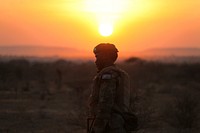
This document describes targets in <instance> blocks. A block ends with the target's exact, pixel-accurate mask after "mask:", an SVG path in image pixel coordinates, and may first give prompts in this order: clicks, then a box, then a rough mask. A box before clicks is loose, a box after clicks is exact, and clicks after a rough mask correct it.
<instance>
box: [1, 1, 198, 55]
mask: <svg viewBox="0 0 200 133" xmlns="http://www.w3.org/2000/svg"><path fill="white" fill-rule="evenodd" d="M93 1H96V2H97V4H96V5H95V4H90V3H91V2H92V0H0V46H18V45H20V46H47V47H49V46H52V47H55V46H56V47H67V48H72V49H76V50H75V51H74V53H73V52H71V51H70V57H72V56H73V54H74V55H78V56H79V55H81V56H84V55H92V53H91V52H92V49H93V47H94V46H95V45H97V44H98V43H100V42H110V43H114V44H116V45H117V47H118V49H119V51H120V54H121V55H126V56H129V55H128V54H126V53H129V54H132V53H134V52H135V51H142V50H145V49H150V48H167V47H200V8H199V7H200V1H199V0H192V1H189V0H176V1H171V0H170V1H169V0H123V1H126V3H125V5H120V4H119V5H120V6H121V7H120V6H118V5H117V2H116V3H113V4H111V5H109V4H110V3H107V5H106V6H102V5H101V6H100V7H96V6H97V5H99V4H98V0H93ZM107 1H109V0H107ZM116 1H118V2H120V0H116ZM88 3H89V4H88ZM114 4H115V5H114ZM114 6H116V7H120V8H119V9H118V8H113V7H114ZM123 6H124V7H123ZM103 7H105V8H109V7H110V9H111V10H104V9H102V11H104V14H102V12H101V11H96V10H95V9H99V10H101V8H103ZM118 10H119V11H118ZM99 14H101V16H102V15H107V16H106V17H107V18H108V19H109V17H110V18H112V17H113V16H117V17H116V18H115V19H113V22H114V24H113V25H114V31H113V34H112V35H111V36H109V37H103V36H101V35H100V34H99V32H98V21H99V18H98V17H100V15H99ZM6 52H7V51H5V52H4V53H6ZM8 54H12V53H8ZM48 55H50V53H48ZM53 55H55V53H54V54H53Z"/></svg>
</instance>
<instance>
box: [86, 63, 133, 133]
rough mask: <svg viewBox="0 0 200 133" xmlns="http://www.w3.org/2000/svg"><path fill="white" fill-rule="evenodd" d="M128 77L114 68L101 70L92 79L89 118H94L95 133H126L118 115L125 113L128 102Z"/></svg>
mask: <svg viewBox="0 0 200 133" xmlns="http://www.w3.org/2000/svg"><path fill="white" fill-rule="evenodd" d="M129 84H130V83H129V77H128V74H127V73H126V72H124V71H123V70H121V69H119V68H117V67H116V66H114V65H113V66H109V67H106V68H104V69H102V70H101V71H100V72H99V73H98V74H97V75H96V76H95V78H94V84H93V88H92V93H91V95H90V100H89V107H90V116H92V117H94V118H95V122H94V125H93V131H94V132H95V133H126V131H125V129H124V119H123V118H122V116H121V115H120V113H116V112H121V113H123V112H127V111H128V108H129V102H130V85H129Z"/></svg>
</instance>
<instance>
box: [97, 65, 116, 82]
mask: <svg viewBox="0 0 200 133" xmlns="http://www.w3.org/2000/svg"><path fill="white" fill-rule="evenodd" d="M99 76H100V77H101V79H113V78H117V77H118V76H119V72H118V71H116V68H114V67H107V68H105V69H103V70H102V71H101V72H100V74H99Z"/></svg>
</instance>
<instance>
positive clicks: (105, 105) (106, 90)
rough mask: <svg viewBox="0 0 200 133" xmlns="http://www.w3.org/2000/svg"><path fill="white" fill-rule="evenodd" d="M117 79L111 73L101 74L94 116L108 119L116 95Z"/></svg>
mask: <svg viewBox="0 0 200 133" xmlns="http://www.w3.org/2000/svg"><path fill="white" fill-rule="evenodd" d="M116 84H117V79H116V78H115V77H114V76H113V74H103V75H102V77H101V85H100V93H99V103H98V112H97V116H96V118H97V119H98V118H99V119H109V118H110V114H111V109H112V107H113V105H114V100H115V95H116Z"/></svg>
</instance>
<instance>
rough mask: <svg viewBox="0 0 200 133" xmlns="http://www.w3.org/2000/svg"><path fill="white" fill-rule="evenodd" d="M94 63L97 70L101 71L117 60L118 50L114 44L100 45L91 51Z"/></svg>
mask: <svg viewBox="0 0 200 133" xmlns="http://www.w3.org/2000/svg"><path fill="white" fill-rule="evenodd" d="M93 52H94V54H95V57H96V61H95V64H96V66H97V68H98V70H101V69H103V68H105V67H107V66H111V65H113V64H114V62H115V61H116V60H117V57H118V54H117V52H118V50H117V48H116V47H115V45H114V44H110V43H100V44H98V45H97V46H96V47H95V48H94V50H93Z"/></svg>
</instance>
